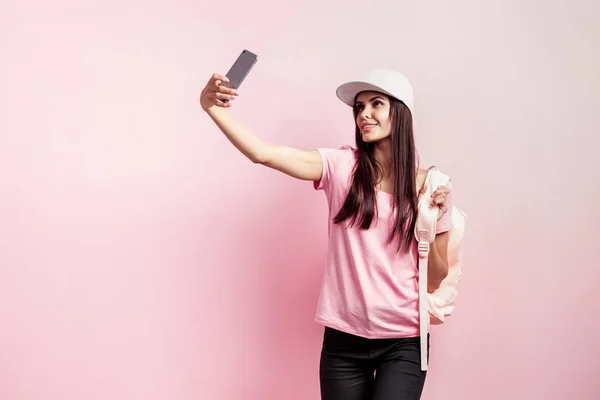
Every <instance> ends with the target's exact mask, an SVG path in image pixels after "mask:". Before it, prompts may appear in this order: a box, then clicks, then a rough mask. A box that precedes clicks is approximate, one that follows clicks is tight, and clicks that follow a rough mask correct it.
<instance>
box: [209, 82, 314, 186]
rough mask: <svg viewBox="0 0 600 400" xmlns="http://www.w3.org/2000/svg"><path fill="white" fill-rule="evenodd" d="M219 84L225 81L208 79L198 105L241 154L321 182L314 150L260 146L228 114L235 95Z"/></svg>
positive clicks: (244, 128) (237, 121) (247, 129)
mask: <svg viewBox="0 0 600 400" xmlns="http://www.w3.org/2000/svg"><path fill="white" fill-rule="evenodd" d="M221 82H227V77H225V76H223V75H218V74H214V75H213V76H212V77H211V79H210V80H209V81H208V83H207V84H206V87H205V88H204V89H203V90H202V93H201V94H200V105H201V106H202V109H203V110H204V111H205V112H206V113H207V114H208V115H209V116H210V118H211V119H212V120H213V121H214V123H215V124H216V125H217V126H218V127H219V129H220V130H221V131H222V132H223V133H224V134H225V137H227V139H228V140H229V141H230V142H231V143H232V144H233V145H234V146H235V147H236V148H237V149H238V150H239V151H240V152H241V153H242V154H244V155H245V156H246V157H247V158H248V159H250V160H251V161H252V162H254V163H256V164H262V165H265V166H267V167H270V168H273V169H275V170H277V171H281V172H283V173H285V174H287V175H289V176H292V177H294V178H298V179H303V180H311V181H316V180H319V179H320V178H321V173H322V168H323V167H322V162H321V155H320V154H319V153H318V152H317V151H316V150H301V149H296V148H293V147H289V146H282V145H275V144H270V143H266V142H264V141H263V140H262V139H261V138H259V137H258V136H256V135H255V134H254V133H253V132H252V131H251V130H250V128H248V127H247V126H245V125H244V124H243V123H241V122H240V121H239V120H237V119H236V118H235V117H234V115H233V114H232V113H231V112H230V111H229V110H228V108H230V107H231V105H232V103H233V102H235V98H236V97H237V95H238V93H237V92H236V91H235V90H234V89H230V88H227V87H225V86H221V85H220V83H221ZM223 100H228V102H223Z"/></svg>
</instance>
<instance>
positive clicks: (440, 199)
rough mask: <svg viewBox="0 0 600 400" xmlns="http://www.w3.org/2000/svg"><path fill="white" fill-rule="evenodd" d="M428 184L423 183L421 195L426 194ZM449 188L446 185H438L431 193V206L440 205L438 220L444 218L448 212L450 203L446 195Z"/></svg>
mask: <svg viewBox="0 0 600 400" xmlns="http://www.w3.org/2000/svg"><path fill="white" fill-rule="evenodd" d="M426 186H427V185H423V188H422V189H421V192H420V195H421V196H422V195H424V194H425V192H426V191H427V187H426ZM448 192H449V190H448V188H447V187H446V186H438V187H437V188H436V190H434V191H433V193H431V197H432V199H431V203H429V207H435V206H437V207H438V218H437V219H438V221H439V220H440V218H442V217H443V216H444V214H446V212H448V205H447V204H446V195H447V194H448Z"/></svg>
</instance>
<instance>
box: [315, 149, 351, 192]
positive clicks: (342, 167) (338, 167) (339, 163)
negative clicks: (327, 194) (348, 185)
mask: <svg viewBox="0 0 600 400" xmlns="http://www.w3.org/2000/svg"><path fill="white" fill-rule="evenodd" d="M316 150H317V151H318V152H319V154H320V155H321V159H322V161H323V172H322V175H321V179H320V180H319V181H318V182H316V183H315V188H317V189H319V188H326V187H328V186H330V185H332V184H336V185H337V184H339V183H341V182H347V180H348V177H349V176H350V175H351V173H352V170H353V169H354V165H356V159H357V151H358V150H357V149H355V148H353V147H351V146H348V145H344V146H341V147H339V148H337V149H336V148H317V149H316Z"/></svg>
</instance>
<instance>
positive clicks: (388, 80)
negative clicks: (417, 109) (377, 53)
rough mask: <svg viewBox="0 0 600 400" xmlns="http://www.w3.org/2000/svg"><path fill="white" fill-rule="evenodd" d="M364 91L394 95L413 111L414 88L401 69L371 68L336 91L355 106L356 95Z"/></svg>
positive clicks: (347, 102)
mask: <svg viewBox="0 0 600 400" xmlns="http://www.w3.org/2000/svg"><path fill="white" fill-rule="evenodd" d="M364 91H375V92H381V93H385V94H387V95H388V96H391V97H394V98H396V99H398V100H400V101H402V102H403V103H404V104H406V106H407V107H408V109H409V110H410V112H411V113H413V109H414V93H413V88H412V85H411V84H410V82H409V81H408V79H407V78H406V77H405V76H404V74H402V73H401V72H399V71H396V70H392V69H383V68H378V69H374V70H371V71H370V72H369V73H367V75H366V76H365V77H364V78H362V79H359V80H355V81H350V82H346V83H344V84H343V85H340V86H339V87H338V88H337V90H336V92H335V93H336V95H337V97H338V98H339V99H340V100H342V101H343V102H344V103H346V104H347V105H349V106H350V107H354V99H355V97H356V95H357V94H358V93H360V92H364Z"/></svg>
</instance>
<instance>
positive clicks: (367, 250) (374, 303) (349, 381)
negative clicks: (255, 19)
mask: <svg viewBox="0 0 600 400" xmlns="http://www.w3.org/2000/svg"><path fill="white" fill-rule="evenodd" d="M222 81H225V82H226V81H227V78H226V77H225V76H222V75H217V74H215V75H213V76H212V78H211V79H210V80H209V82H208V84H207V85H206V87H205V88H204V90H203V91H202V94H201V95H200V104H201V106H202V109H203V110H204V111H206V113H207V114H208V115H209V116H210V118H212V120H213V121H214V122H215V123H216V125H217V126H218V127H219V128H220V130H221V131H222V132H223V133H224V134H225V136H226V137H227V138H228V139H229V140H230V141H231V143H232V144H233V145H234V146H235V147H236V148H237V149H239V151H241V152H242V153H243V154H244V155H245V156H246V157H248V158H249V159H250V160H252V161H253V162H254V163H258V164H262V165H265V166H267V167H270V168H274V169H276V170H278V171H281V172H283V173H285V174H287V175H290V176H292V177H295V178H298V179H304V180H307V181H313V182H314V188H315V189H316V190H323V191H324V193H325V195H326V197H327V201H328V204H329V210H330V218H329V252H328V263H327V266H326V269H325V273H324V278H323V284H322V288H321V294H320V297H319V302H318V307H317V312H316V321H317V322H319V323H321V324H322V325H324V327H325V328H324V329H325V332H324V337H323V346H322V350H321V360H320V367H319V373H320V385H321V386H320V387H321V398H322V399H323V400H365V399H399V400H400V399H402V400H412V399H419V398H420V397H421V393H422V390H423V386H424V383H425V376H426V371H422V370H421V364H420V340H419V335H420V330H419V307H418V300H419V298H418V254H417V245H416V240H415V239H414V237H413V235H414V228H415V220H416V214H417V201H418V200H419V199H420V196H422V195H423V193H425V189H426V188H425V187H424V186H425V185H424V184H423V183H424V181H425V177H426V175H427V171H425V170H422V169H419V168H418V162H417V155H416V150H415V140H414V136H413V124H412V112H413V89H412V86H411V85H410V83H409V82H408V80H407V79H406V77H405V76H404V75H402V74H401V73H400V72H397V71H393V70H383V69H377V70H373V71H371V72H370V73H369V74H368V75H367V76H366V77H365V79H362V80H359V81H354V82H348V83H345V84H343V85H341V86H340V87H339V88H338V90H337V96H338V98H339V99H340V100H342V101H343V102H344V103H346V104H347V105H349V106H351V107H352V109H353V110H354V120H355V123H356V132H355V143H356V147H355V148H352V147H350V146H343V147H341V148H339V149H325V148H318V149H315V150H308V151H306V150H299V149H295V148H290V147H287V146H282V145H274V144H269V143H265V142H264V141H263V140H261V139H260V138H259V137H257V136H256V135H254V133H252V132H251V131H250V130H249V129H248V128H247V127H246V126H244V125H243V124H242V123H240V122H238V121H237V120H236V119H235V118H234V117H233V115H232V114H231V113H230V112H229V110H228V108H230V107H231V106H232V105H233V104H234V103H235V101H234V99H235V98H236V97H237V96H238V93H237V91H235V90H232V89H228V88H226V87H224V86H221V85H220V82H222ZM223 100H229V101H228V102H223ZM448 186H450V184H448ZM450 189H451V188H450V187H447V186H442V187H438V188H436V190H435V191H434V192H433V194H432V196H431V197H432V198H431V203H430V207H437V208H438V210H439V211H438V222H437V231H436V238H435V240H434V242H433V243H432V244H431V250H430V255H429V259H428V271H427V277H428V284H429V291H430V292H432V291H433V290H435V289H436V288H437V287H439V285H440V283H441V281H442V280H443V279H444V278H445V277H446V275H447V273H448V261H447V245H448V234H447V231H448V230H449V229H450V223H451V219H450V213H448V212H447V210H449V209H451V204H452V203H451V197H450Z"/></svg>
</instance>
